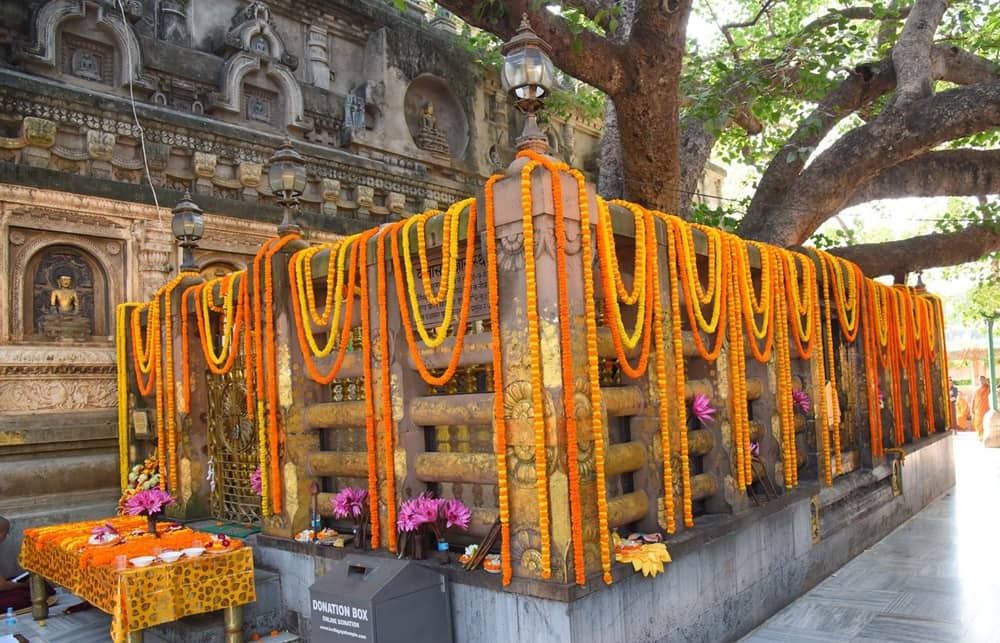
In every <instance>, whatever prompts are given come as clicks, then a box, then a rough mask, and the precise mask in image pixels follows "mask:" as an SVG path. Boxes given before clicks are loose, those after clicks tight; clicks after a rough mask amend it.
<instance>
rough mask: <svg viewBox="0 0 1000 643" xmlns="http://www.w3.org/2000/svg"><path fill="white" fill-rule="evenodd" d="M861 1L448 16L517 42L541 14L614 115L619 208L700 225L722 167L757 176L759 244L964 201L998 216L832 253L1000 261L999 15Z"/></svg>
mask: <svg viewBox="0 0 1000 643" xmlns="http://www.w3.org/2000/svg"><path fill="white" fill-rule="evenodd" d="M857 1H858V4H856V5H853V4H850V2H849V0H843V1H842V2H838V3H833V2H829V1H819V0H564V1H562V2H542V1H539V0H437V3H438V4H439V5H441V6H442V7H444V8H446V9H448V10H450V11H452V12H453V13H455V14H456V15H457V16H459V17H460V18H462V19H463V20H465V21H466V22H467V23H468V24H470V25H472V26H474V27H477V28H480V29H483V30H485V31H488V32H491V33H492V34H495V35H496V36H497V37H499V38H501V39H508V38H510V37H511V36H512V35H513V34H514V33H515V32H516V29H517V26H518V24H519V23H520V19H521V15H522V14H527V15H528V17H529V19H530V21H531V24H532V26H533V28H534V29H535V31H536V32H538V34H539V35H540V36H541V37H542V38H544V39H545V40H546V41H547V42H548V43H549V44H550V45H551V46H552V50H553V56H552V57H553V61H554V62H555V64H556V65H557V66H558V67H559V68H560V69H562V70H563V71H564V72H566V73H567V74H569V75H571V76H573V77H574V78H576V79H578V80H580V81H582V82H584V83H587V84H589V85H591V86H593V87H594V88H596V89H598V90H600V91H601V92H603V93H604V94H605V95H606V96H607V97H608V98H609V99H610V104H611V106H612V108H610V109H609V110H608V117H609V118H607V119H606V124H605V129H606V133H605V139H606V140H605V151H604V152H602V159H601V173H602V176H601V181H600V189H601V191H602V193H604V194H605V196H623V197H625V198H627V199H630V200H633V201H637V202H639V203H642V204H644V205H646V206H648V207H653V208H657V209H661V210H665V211H668V212H677V213H680V214H681V215H682V216H690V215H691V212H692V196H693V195H694V193H695V191H696V186H697V183H698V180H699V178H700V176H701V174H702V172H703V169H704V167H705V165H706V162H707V161H708V159H709V158H710V156H712V155H713V154H715V155H717V156H719V157H721V158H723V159H726V160H737V159H738V160H739V161H741V162H742V163H745V164H748V165H750V166H752V167H753V168H754V169H755V170H756V171H757V180H756V185H755V191H754V193H753V195H752V197H751V198H750V199H749V200H748V202H747V203H745V204H743V206H742V208H740V209H741V210H742V212H741V214H742V215H743V216H742V218H741V220H740V221H739V224H738V227H737V232H738V233H739V234H740V235H741V236H744V237H746V238H750V239H757V240H760V241H766V242H769V243H773V244H777V245H782V246H787V245H793V244H799V243H802V242H804V241H805V240H806V239H808V238H809V237H810V235H812V234H813V233H814V232H815V231H816V230H817V229H818V228H819V227H820V226H821V225H822V224H823V223H824V222H825V221H827V220H828V219H830V218H832V217H834V216H835V215H837V214H838V213H839V212H840V211H841V210H843V209H844V208H846V207H849V206H852V205H858V204H862V203H866V202H872V201H877V200H880V199H890V198H897V197H931V196H966V197H979V198H980V204H981V205H982V206H983V207H970V209H969V212H968V215H967V216H966V217H965V218H964V219H963V220H960V221H959V222H958V225H954V222H952V225H951V226H950V227H949V228H948V229H942V230H941V231H939V232H935V233H932V234H927V235H922V236H919V237H912V238H909V239H904V240H902V241H895V242H887V243H883V244H864V245H854V246H845V247H841V248H835V249H833V252H835V253H837V254H840V255H841V256H844V257H846V258H848V259H851V260H852V261H855V262H857V263H858V264H859V265H860V266H861V267H862V269H863V270H864V271H865V273H866V274H869V275H872V276H875V275H880V274H896V275H900V274H905V273H906V272H908V271H916V270H921V269H923V268H928V267H933V266H943V265H954V264H958V263H963V262H966V261H972V260H975V259H978V258H980V257H981V256H983V255H984V254H985V253H988V252H992V251H997V250H1000V225H998V219H997V217H996V216H995V212H996V208H995V207H992V206H993V205H994V204H993V203H992V202H990V201H988V200H987V199H989V198H992V196H995V195H997V194H998V193H1000V149H998V145H1000V130H998V127H1000V67H998V65H997V64H996V62H995V61H996V60H997V58H998V54H1000V2H998V0H952V1H951V2H949V1H948V0H912V1H910V0H877V1H875V2H873V1H872V0H857ZM692 11H696V12H698V15H699V16H700V17H703V18H704V19H705V21H707V22H708V23H709V24H712V25H714V27H713V28H714V30H715V32H716V33H718V34H719V35H720V37H719V38H717V39H715V40H714V41H713V42H712V44H708V45H706V44H703V42H702V41H700V40H695V39H693V38H692V37H691V35H690V34H689V33H688V26H689V21H690V18H691V15H692ZM616 152H617V153H618V154H616ZM619 154H620V156H619ZM616 157H617V158H618V159H619V160H620V179H619V180H618V181H616V180H615V175H616V169H618V167H619V166H618V165H617V164H616V162H615V160H616Z"/></svg>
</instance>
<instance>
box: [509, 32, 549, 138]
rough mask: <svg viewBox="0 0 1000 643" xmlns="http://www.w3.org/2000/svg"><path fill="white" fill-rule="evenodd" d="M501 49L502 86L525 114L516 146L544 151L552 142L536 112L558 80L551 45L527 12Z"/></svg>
mask: <svg viewBox="0 0 1000 643" xmlns="http://www.w3.org/2000/svg"><path fill="white" fill-rule="evenodd" d="M500 51H501V52H502V53H503V70H502V72H501V78H500V80H501V82H502V84H503V88H504V89H506V90H507V93H509V94H510V95H511V97H512V98H513V99H514V106H515V107H517V109H518V110H520V111H521V113H523V114H524V116H525V122H524V130H522V132H521V136H519V137H518V138H517V141H516V142H517V149H518V150H525V149H532V150H535V151H536V152H538V153H539V154H544V153H545V152H546V151H547V150H548V146H549V145H548V139H546V137H545V133H544V132H542V130H540V129H539V128H538V117H537V112H538V111H539V110H541V109H542V107H543V106H544V99H545V97H546V96H547V95H548V94H549V91H550V89H551V88H552V87H553V85H555V83H556V72H555V67H553V66H552V60H551V59H550V58H549V54H551V53H552V48H551V47H549V44H548V43H547V42H545V41H544V40H542V39H541V38H540V37H539V36H538V34H536V33H535V32H534V31H532V29H531V24H530V23H529V22H528V14H524V15H522V16H521V25H520V26H519V27H518V29H517V33H516V34H515V35H514V37H513V38H511V39H510V40H509V41H507V42H506V43H504V45H503V47H502V48H501V49H500Z"/></svg>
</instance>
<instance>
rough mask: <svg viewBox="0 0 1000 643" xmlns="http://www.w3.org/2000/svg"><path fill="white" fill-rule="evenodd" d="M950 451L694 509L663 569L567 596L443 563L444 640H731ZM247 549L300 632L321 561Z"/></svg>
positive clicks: (933, 441)
mask: <svg viewBox="0 0 1000 643" xmlns="http://www.w3.org/2000/svg"><path fill="white" fill-rule="evenodd" d="M952 451H953V437H952V435H951V434H950V433H945V434H940V435H936V436H932V437H930V438H927V439H925V440H923V441H921V443H920V444H919V445H917V446H916V447H913V448H908V449H907V456H906V462H905V465H904V466H903V469H902V494H901V495H894V494H893V490H892V485H891V469H890V468H889V467H885V466H883V467H879V468H877V469H876V470H874V471H856V472H854V473H851V474H849V475H846V476H843V477H842V478H841V479H839V480H838V481H837V483H836V484H835V485H834V486H833V487H831V488H829V489H822V490H820V489H819V488H818V487H816V486H814V485H813V486H810V485H803V486H801V487H800V488H799V489H797V490H795V491H793V492H792V493H789V494H786V495H785V496H784V497H782V498H781V499H778V500H773V501H771V502H769V503H768V504H767V505H765V506H763V507H760V508H757V509H754V510H751V511H747V512H744V513H743V514H739V515H737V516H727V517H715V516H709V517H705V518H700V519H699V520H698V527H697V528H695V529H693V530H690V532H685V534H684V536H683V537H679V538H676V539H673V540H672V541H671V542H669V543H668V548H669V549H670V552H671V555H672V556H673V559H674V562H673V563H672V564H670V565H669V566H668V568H667V571H666V573H664V574H661V575H659V576H657V577H656V578H644V577H642V576H641V575H635V574H629V573H622V572H625V571H630V568H625V567H624V566H621V565H618V566H616V582H615V583H614V584H613V585H611V586H610V587H606V586H604V585H603V583H601V581H600V579H599V578H595V579H592V580H591V584H590V585H589V586H587V587H586V588H579V591H574V592H571V594H572V595H573V598H571V599H570V600H566V601H562V600H551V599H547V598H539V597H536V596H527V595H523V594H515V593H513V592H510V591H503V590H502V589H501V588H500V587H499V585H498V583H496V582H495V580H496V577H492V578H490V579H489V580H488V581H486V580H484V579H483V578H480V576H479V575H482V576H484V577H485V576H487V575H486V574H485V573H484V572H471V573H466V572H461V571H460V570H459V571H458V572H457V573H455V574H452V573H450V571H449V576H451V577H452V580H453V582H452V585H451V587H452V604H453V606H454V622H455V640H456V641H459V642H470V643H471V642H480V641H484V642H485V641H517V640H529V639H530V640H532V641H536V642H547V641H553V642H560V643H565V642H567V641H581V642H587V643H617V642H620V641H630V642H640V641H706V642H709V641H710V642H713V643H714V642H718V641H731V640H735V639H737V638H739V637H740V636H742V635H743V634H745V633H747V632H749V631H750V630H751V629H753V628H754V627H755V626H757V625H758V624H760V623H761V622H763V621H764V620H766V619H767V618H768V617H770V616H771V615H773V614H774V613H775V612H777V611H778V610H779V609H781V608H782V607H784V606H785V605H787V604H788V603H790V602H791V601H792V600H794V599H795V598H797V597H798V596H800V595H801V594H803V593H805V592H806V591H807V590H809V589H810V588H811V587H813V586H814V585H816V584H817V583H818V582H819V581H821V580H822V579H823V578H825V577H826V576H828V575H829V574H830V573H832V572H833V571H835V570H837V569H838V568H839V567H841V566H842V565H844V564H845V563H846V562H847V561H849V560H850V559H851V558H853V557H854V556H856V555H858V554H859V553H860V552H862V551H863V550H864V549H865V548H867V547H870V546H871V545H872V544H874V543H875V542H877V541H878V540H880V539H881V538H883V537H885V536H886V535H887V534H888V533H889V532H890V531H892V530H893V529H894V528H896V527H897V526H899V525H900V524H901V523H902V522H903V521H905V520H906V519H908V518H909V517H911V516H912V515H914V514H915V513H916V512H918V511H919V510H920V509H922V508H923V507H925V506H926V505H927V504H928V503H929V502H930V501H932V500H933V499H934V498H936V497H938V496H939V495H940V494H942V493H943V492H945V491H946V490H948V489H949V488H951V487H952V486H953V485H954V483H955V471H954V463H953V453H952ZM812 505H815V506H816V507H817V508H818V515H819V525H818V533H816V534H815V536H816V537H817V538H818V541H817V542H814V525H813V522H812V508H811V506H812ZM255 555H256V560H257V561H258V563H259V564H262V565H264V566H266V567H268V568H271V569H275V570H279V571H280V573H281V575H282V577H283V578H294V579H295V582H283V583H282V584H281V585H282V587H281V591H282V599H283V601H284V606H285V608H286V610H288V621H287V625H288V626H289V628H290V629H294V630H295V631H298V632H300V634H301V635H302V636H303V639H304V640H307V637H308V618H309V589H308V588H309V586H310V585H311V584H312V583H313V582H314V580H315V579H316V578H318V577H320V576H322V575H323V574H324V573H325V572H326V570H327V569H329V565H330V564H331V562H332V561H330V560H329V559H328V558H327V557H325V556H323V555H309V554H307V553H304V552H301V551H295V550H294V547H290V546H289V547H286V546H280V547H278V546H273V544H272V542H271V541H269V540H267V539H262V542H261V543H260V544H258V546H257V547H256V548H255ZM450 567H452V566H448V569H449V570H450ZM619 576H620V577H621V580H617V578H618V577H619ZM490 581H492V582H490Z"/></svg>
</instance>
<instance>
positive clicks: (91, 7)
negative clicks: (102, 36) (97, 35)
mask: <svg viewBox="0 0 1000 643" xmlns="http://www.w3.org/2000/svg"><path fill="white" fill-rule="evenodd" d="M88 11H93V12H96V19H95V22H96V23H97V26H98V27H101V28H104V29H105V30H106V31H107V32H108V34H109V35H110V36H111V38H112V39H113V40H114V41H115V49H116V54H117V55H118V56H119V57H120V58H121V65H120V66H119V70H120V79H121V84H122V85H126V84H128V83H129V81H131V82H132V83H133V84H139V83H142V51H141V50H140V49H139V40H138V38H136V36H135V32H134V31H132V26H131V25H129V24H127V23H125V22H124V21H123V20H122V17H121V14H119V13H118V12H116V11H114V10H109V9H105V8H104V7H102V6H101V5H100V4H98V3H97V2H92V1H90V0H51V1H50V2H47V3H46V4H45V5H44V6H42V8H41V9H39V10H38V13H37V14H35V20H34V24H33V25H32V26H33V30H34V34H33V35H34V40H33V42H32V44H31V45H29V46H28V47H26V48H24V49H23V50H22V51H21V55H22V56H23V57H24V58H27V59H29V60H32V61H33V62H36V63H40V64H42V65H45V66H47V67H52V68H55V67H56V66H57V61H56V49H57V46H56V42H57V36H58V34H59V26H60V25H61V24H62V23H63V22H64V21H65V20H67V19H70V18H86V17H87V15H88V13H87V12H88ZM129 61H131V65H130V64H129Z"/></svg>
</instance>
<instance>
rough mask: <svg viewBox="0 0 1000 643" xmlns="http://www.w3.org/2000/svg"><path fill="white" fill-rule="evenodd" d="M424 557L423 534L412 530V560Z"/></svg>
mask: <svg viewBox="0 0 1000 643" xmlns="http://www.w3.org/2000/svg"><path fill="white" fill-rule="evenodd" d="M423 559H424V534H423V532H421V531H415V532H413V560H423Z"/></svg>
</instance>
